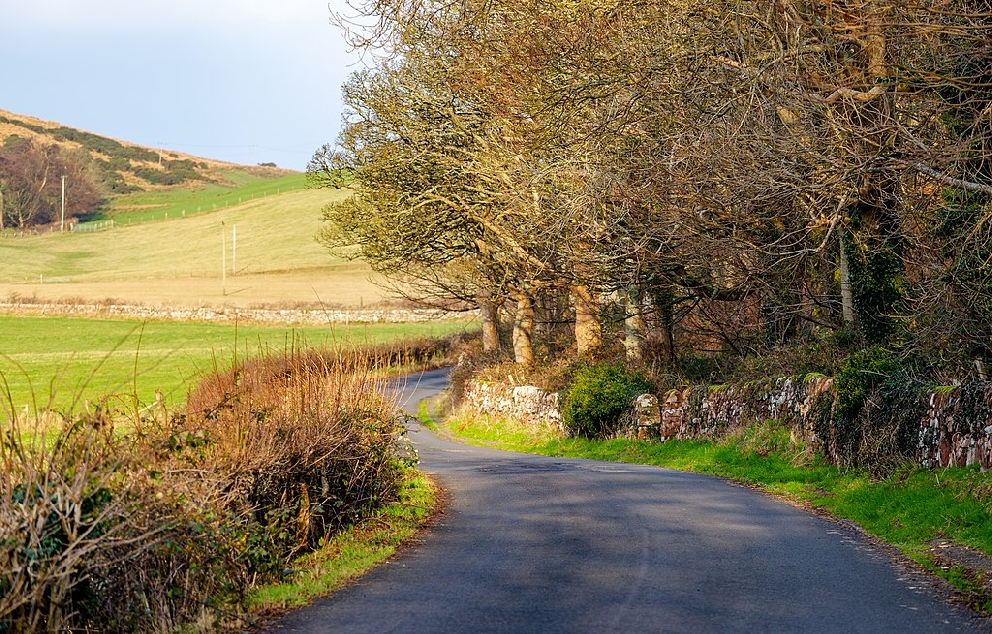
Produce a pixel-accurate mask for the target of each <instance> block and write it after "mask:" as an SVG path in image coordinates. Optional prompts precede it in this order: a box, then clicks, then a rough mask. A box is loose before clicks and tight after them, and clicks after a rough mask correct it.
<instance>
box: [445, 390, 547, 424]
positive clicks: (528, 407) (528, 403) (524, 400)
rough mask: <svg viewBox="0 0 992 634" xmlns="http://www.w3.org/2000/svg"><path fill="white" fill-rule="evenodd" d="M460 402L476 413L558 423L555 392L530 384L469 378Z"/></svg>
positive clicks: (525, 420)
mask: <svg viewBox="0 0 992 634" xmlns="http://www.w3.org/2000/svg"><path fill="white" fill-rule="evenodd" d="M463 403H464V404H465V405H466V406H468V407H470V408H471V409H473V410H475V411H476V412H480V413H485V414H490V415H492V416H499V417H505V418H512V419H515V420H520V421H524V422H527V423H548V424H553V425H560V424H561V415H560V414H559V412H558V393H557V392H547V391H545V390H542V389H541V388H539V387H535V386H533V385H508V384H506V383H500V382H491V381H471V382H469V384H468V386H467V389H466V390H465V396H464V397H463Z"/></svg>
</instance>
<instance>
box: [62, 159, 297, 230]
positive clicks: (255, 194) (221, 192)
mask: <svg viewBox="0 0 992 634" xmlns="http://www.w3.org/2000/svg"><path fill="white" fill-rule="evenodd" d="M225 178H226V179H228V180H230V181H232V182H234V183H235V186H234V187H231V186H225V185H221V184H213V185H207V186H205V187H200V188H197V189H184V188H176V189H165V190H156V191H150V192H136V193H133V194H126V195H123V196H116V197H114V198H113V199H112V200H111V201H110V202H109V203H108V204H107V205H106V206H105V207H103V208H102V209H99V210H98V211H97V213H96V214H94V216H93V218H91V222H88V223H84V224H83V225H80V229H81V230H85V228H86V226H87V225H92V224H101V223H102V222H104V221H107V220H114V222H115V224H120V225H128V224H135V223H140V222H149V221H155V220H169V219H173V220H174V219H176V218H184V217H189V216H193V215H196V214H200V213H205V212H208V211H217V210H218V209H226V208H228V207H235V206H238V205H241V204H244V203H247V202H250V201H253V200H260V199H264V198H269V197H271V196H278V195H281V194H286V193H289V192H293V191H301V190H304V189H306V188H307V183H306V174H302V173H300V174H292V175H290V176H284V177H282V178H277V179H266V178H260V177H253V176H252V175H250V174H248V173H244V172H230V173H227V174H226V175H225Z"/></svg>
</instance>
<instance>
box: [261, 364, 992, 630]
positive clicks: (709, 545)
mask: <svg viewBox="0 0 992 634" xmlns="http://www.w3.org/2000/svg"><path fill="white" fill-rule="evenodd" d="M446 376H447V375H446V373H444V371H438V372H432V373H426V374H425V375H424V376H423V377H422V378H421V379H420V380H419V381H418V380H416V379H413V380H411V381H410V382H409V383H407V384H406V385H405V390H404V391H402V394H401V396H400V397H399V402H400V403H401V405H402V406H403V407H404V408H405V409H406V410H407V411H409V412H411V413H412V412H415V411H416V404H417V403H418V402H419V401H420V400H421V399H422V398H425V397H427V396H429V395H430V394H432V393H435V392H437V391H439V390H440V389H443V388H444V386H445V385H446V382H447V381H446ZM410 435H411V437H412V439H413V441H414V444H415V446H416V447H417V449H418V451H419V452H420V457H421V461H422V463H421V468H422V469H423V470H425V471H427V472H428V473H431V474H434V475H435V476H436V478H437V479H438V480H439V481H440V483H441V484H442V486H444V487H445V488H446V489H447V490H448V491H449V493H450V506H449V508H448V511H447V513H446V514H445V515H444V516H442V518H441V520H440V521H439V522H438V524H437V525H436V526H434V527H433V528H432V529H431V530H430V532H429V533H428V534H427V535H426V536H425V537H424V538H423V539H422V540H421V541H420V542H418V543H416V544H414V545H412V546H411V547H410V548H408V549H406V550H405V551H404V552H403V553H402V554H401V555H399V556H397V557H395V558H394V559H393V560H391V561H390V562H389V563H388V564H385V565H383V566H380V567H379V568H377V569H375V570H373V571H372V572H370V573H369V574H367V575H366V576H364V577H362V578H361V579H360V580H359V581H358V582H356V583H355V584H354V585H352V586H350V587H348V588H345V589H344V590H341V591H340V592H338V593H336V594H335V595H334V596H332V597H330V598H327V599H323V600H319V601H317V602H316V603H314V604H313V605H312V606H310V607H308V608H305V609H302V610H298V611H296V612H293V613H291V614H289V615H287V616H286V617H284V618H283V619H281V620H280V621H278V622H275V623H274V624H272V625H271V626H270V631H273V632H312V633H316V632H342V633H344V632H347V633H364V632H368V633H373V632H375V633H382V632H404V633H423V634H428V633H442V632H444V633H447V632H454V633H457V632H473V633H487V632H541V633H555V632H561V633H573V634H576V633H585V632H589V633H596V634H599V633H603V632H665V633H682V632H684V633H692V634H699V633H708V632H719V633H724V632H748V633H755V632H796V633H800V632H801V633H821V632H822V633H827V632H830V633H835V632H843V633H852V632H865V633H873V634H876V633H886V632H892V633H899V634H910V633H937V632H990V631H992V628H990V627H989V623H988V622H987V620H986V619H981V618H977V617H975V615H974V613H972V612H970V611H968V610H966V609H964V608H961V607H959V606H955V605H950V604H948V603H946V602H944V601H943V600H942V599H941V598H940V597H939V596H938V595H937V593H936V591H935V590H933V589H932V588H931V587H930V584H929V583H928V582H927V581H926V579H925V578H920V577H917V576H916V575H914V574H911V573H907V572H905V571H904V570H902V569H900V568H899V567H897V566H896V565H895V564H893V563H892V562H891V561H890V560H889V558H888V557H887V556H886V555H885V554H883V553H881V552H879V551H878V550H876V549H875V548H873V547H872V546H870V545H869V544H868V543H866V542H865V541H864V540H862V539H861V538H860V537H859V535H858V534H857V533H856V532H855V531H853V530H851V529H847V528H843V527H840V526H838V525H836V524H834V523H831V522H828V521H825V520H823V519H820V518H817V517H814V516H811V515H810V514H808V513H806V512H804V511H802V510H801V509H797V508H794V507H792V506H789V505H787V504H784V503H782V502H779V501H777V500H775V499H773V498H771V497H769V496H766V495H763V494H761V493H757V492H755V491H751V490H749V489H747V488H742V487H738V486H734V485H732V484H729V483H727V482H725V481H723V480H719V479H716V478H712V477H707V476H701V475H696V474H691V473H682V472H677V471H670V470H666V469H659V468H656V467H646V466H634V465H624V464H614V463H604V462H594V461H586V460H573V459H563V458H546V457H539V456H530V455H522V454H514V453H507V452H500V451H494V450H487V449H481V448H476V447H469V446H465V445H460V444H456V443H452V442H448V441H445V440H442V439H439V438H437V437H436V436H435V435H433V434H432V433H430V432H429V431H427V430H425V429H423V428H421V427H419V426H417V425H412V426H411V431H410Z"/></svg>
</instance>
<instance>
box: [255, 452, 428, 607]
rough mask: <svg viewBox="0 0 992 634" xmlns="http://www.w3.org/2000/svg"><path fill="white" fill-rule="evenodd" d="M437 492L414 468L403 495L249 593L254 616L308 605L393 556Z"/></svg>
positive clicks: (424, 516) (418, 526) (423, 518)
mask: <svg viewBox="0 0 992 634" xmlns="http://www.w3.org/2000/svg"><path fill="white" fill-rule="evenodd" d="M437 503H438V501H437V497H436V494H435V490H434V487H433V485H432V484H431V482H430V480H429V479H428V478H427V476H425V475H424V474H422V473H420V472H418V471H416V470H413V469H411V470H410V472H409V473H408V474H407V478H406V480H405V482H404V485H403V488H402V490H401V491H400V496H399V499H398V500H397V501H396V502H394V503H392V504H389V505H387V506H386V507H385V508H383V509H382V511H380V512H379V513H378V514H377V515H376V516H374V517H372V518H369V519H368V520H365V521H363V522H361V523H359V524H358V525H357V526H353V527H351V528H349V529H348V530H346V531H344V532H343V533H341V534H339V535H337V536H336V537H334V539H332V540H330V541H329V542H328V543H327V544H326V545H325V546H324V547H323V548H321V549H320V550H318V551H316V552H314V553H311V554H309V555H306V556H304V557H302V558H301V559H299V560H298V561H296V562H295V568H294V570H293V571H292V573H291V574H290V575H288V576H287V578H286V580H285V581H283V582H281V583H274V584H270V585H266V586H263V587H261V588H259V589H257V590H255V591H254V592H252V594H251V596H250V597H249V598H248V606H249V612H250V614H252V615H254V618H253V619H250V620H254V621H258V620H259V619H260V618H266V617H270V616H274V615H277V614H279V613H281V612H284V611H286V610H288V609H291V608H295V607H300V606H303V605H307V604H308V603H310V602H311V601H313V600H314V599H315V598H317V597H320V596H325V595H327V594H330V593H331V592H334V591H335V590H338V589H340V588H342V587H344V586H345V585H347V584H348V583H349V582H350V581H351V580H353V579H355V578H356V577H358V576H359V575H361V574H362V573H364V572H366V571H368V570H369V569H370V568H372V567H373V566H375V565H377V564H380V563H382V562H383V561H385V560H386V559H388V558H389V557H390V556H392V555H393V554H394V553H395V552H396V551H397V549H398V548H400V546H402V544H403V543H404V542H406V541H407V540H409V539H410V538H411V537H413V536H414V535H415V534H416V533H417V532H418V531H420V529H421V528H422V527H423V525H424V523H425V522H426V521H427V520H428V519H429V518H430V517H431V515H432V514H433V513H434V511H435V508H436V505H437Z"/></svg>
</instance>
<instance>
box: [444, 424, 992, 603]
mask: <svg viewBox="0 0 992 634" xmlns="http://www.w3.org/2000/svg"><path fill="white" fill-rule="evenodd" d="M443 431H446V432H448V433H450V434H451V435H453V436H456V437H458V438H460V439H462V440H464V441H466V442H470V443H473V444H480V445H485V446H489V447H494V446H495V447H498V448H501V449H507V450H512V451H521V452H527V453H535V454H541V455H546V456H559V457H571V458H590V459H594V460H609V461H614V462H626V463H636V464H649V465H656V466H659V467H667V468H672V469H679V470H683V471H694V472H698V473H706V474H711V475H715V476H719V477H723V478H728V479H731V480H734V481H737V482H741V483H744V484H747V485H749V486H751V487H753V488H756V489H759V490H763V491H766V492H769V493H772V494H776V495H779V496H782V497H784V498H785V499H787V500H789V501H791V502H793V503H797V504H800V505H802V506H804V507H806V508H808V509H810V510H813V511H816V512H818V513H821V514H828V515H830V516H833V517H835V518H841V519H845V520H849V521H852V522H855V523H856V524H858V525H859V526H860V527H861V528H863V529H864V530H865V531H866V532H868V533H869V534H871V535H874V536H875V537H877V538H879V539H881V540H882V541H884V542H886V543H888V544H891V545H892V546H894V547H896V548H897V549H898V550H899V551H901V552H902V553H903V554H904V555H906V556H907V557H909V558H910V559H912V560H913V561H915V562H917V563H918V564H920V565H921V566H923V567H924V568H925V569H927V570H929V571H930V572H931V573H934V574H936V575H937V576H939V577H941V578H943V579H944V580H946V581H948V582H949V583H950V584H951V585H952V586H953V587H954V588H956V590H957V595H958V596H957V600H959V601H960V602H962V603H965V604H967V605H969V606H970V607H971V608H973V609H975V610H976V611H978V612H979V613H981V614H983V615H985V616H992V573H990V572H989V570H988V569H987V568H988V566H987V564H989V563H992V561H990V560H989V559H988V555H989V554H990V553H992V521H990V513H992V474H989V473H981V472H980V471H979V470H977V468H952V469H945V470H941V471H929V470H923V469H921V468H919V467H916V466H913V465H910V464H906V465H903V466H902V467H901V468H900V469H898V470H896V472H895V473H893V474H892V475H891V476H889V477H888V478H886V479H884V480H873V479H871V478H870V477H868V475H866V474H865V473H863V472H859V471H854V470H850V471H841V470H839V469H838V468H836V467H834V466H832V465H828V464H824V462H823V460H822V458H821V457H820V456H817V455H813V454H811V453H810V452H809V451H808V450H807V448H806V447H804V446H803V444H802V443H801V442H800V441H799V440H797V439H796V438H795V437H794V436H793V434H791V432H790V431H789V429H787V428H786V427H784V426H781V425H778V424H776V423H774V422H767V423H764V424H756V425H752V426H750V427H748V428H746V429H744V430H741V431H739V432H737V433H735V434H732V435H730V436H728V437H726V438H724V439H722V440H720V441H718V442H703V441H669V442H665V443H657V442H644V441H639V440H628V439H615V440H587V439H581V438H562V437H560V436H559V435H558V434H556V433H555V432H554V431H553V430H552V429H551V428H538V427H532V426H528V425H523V424H520V423H517V422H512V421H505V420H497V419H492V418H487V417H476V418H471V417H460V418H459V419H458V420H453V421H450V422H448V423H446V424H445V425H444V430H443ZM947 546H953V549H957V550H959V551H961V552H966V553H968V555H969V557H968V558H970V559H977V560H979V561H980V562H981V563H979V564H977V565H975V564H972V565H966V564H962V562H961V561H960V560H957V559H954V558H953V557H949V556H948V555H947V553H948V552H952V551H953V549H948V548H947Z"/></svg>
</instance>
